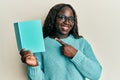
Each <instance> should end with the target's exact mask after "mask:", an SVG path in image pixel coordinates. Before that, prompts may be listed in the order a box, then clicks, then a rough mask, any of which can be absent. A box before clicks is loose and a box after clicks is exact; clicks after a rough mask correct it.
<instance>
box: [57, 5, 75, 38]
mask: <svg viewBox="0 0 120 80" xmlns="http://www.w3.org/2000/svg"><path fill="white" fill-rule="evenodd" d="M73 26H74V15H73V11H72V9H71V8H69V7H67V6H66V7H64V8H62V9H61V10H60V12H59V13H58V14H57V17H56V26H55V28H56V32H55V33H56V36H57V37H59V38H65V37H67V36H68V35H69V32H70V31H71V29H72V28H73Z"/></svg>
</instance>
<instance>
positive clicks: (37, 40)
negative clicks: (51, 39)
mask: <svg viewBox="0 0 120 80" xmlns="http://www.w3.org/2000/svg"><path fill="white" fill-rule="evenodd" d="M14 30H15V35H16V41H17V46H18V50H19V51H20V50H21V49H23V48H25V49H26V50H31V51H32V53H37V52H45V45H44V38H43V32H42V23H41V20H29V21H21V22H16V23H14Z"/></svg>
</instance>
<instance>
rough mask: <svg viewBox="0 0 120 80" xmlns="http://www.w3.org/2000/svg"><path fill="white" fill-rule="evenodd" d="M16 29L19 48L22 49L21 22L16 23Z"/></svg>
mask: <svg viewBox="0 0 120 80" xmlns="http://www.w3.org/2000/svg"><path fill="white" fill-rule="evenodd" d="M14 29H15V35H16V40H17V46H18V50H19V51H20V50H21V49H22V45H21V39H20V29H19V24H18V23H14Z"/></svg>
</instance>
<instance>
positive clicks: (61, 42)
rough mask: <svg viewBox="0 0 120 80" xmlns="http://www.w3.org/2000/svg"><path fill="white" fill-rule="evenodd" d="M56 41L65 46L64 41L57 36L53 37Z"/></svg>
mask: <svg viewBox="0 0 120 80" xmlns="http://www.w3.org/2000/svg"><path fill="white" fill-rule="evenodd" d="M55 40H56V41H58V42H59V43H60V44H61V45H62V46H65V45H66V43H64V42H63V41H62V40H60V39H58V38H55Z"/></svg>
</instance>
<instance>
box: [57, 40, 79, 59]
mask: <svg viewBox="0 0 120 80" xmlns="http://www.w3.org/2000/svg"><path fill="white" fill-rule="evenodd" d="M55 40H56V41H58V42H59V43H60V44H61V45H62V46H61V50H62V52H63V54H64V55H65V56H67V57H69V58H73V57H74V56H75V54H76V52H77V50H76V49H75V48H74V47H73V46H71V45H69V44H66V43H65V42H63V41H62V40H60V39H58V38H55Z"/></svg>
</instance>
